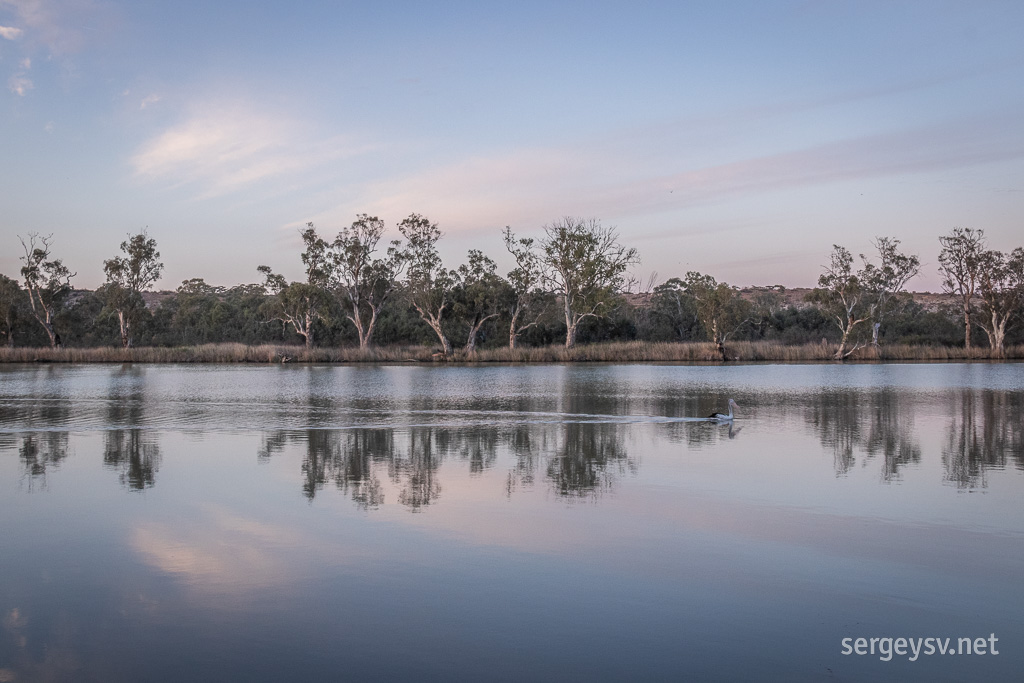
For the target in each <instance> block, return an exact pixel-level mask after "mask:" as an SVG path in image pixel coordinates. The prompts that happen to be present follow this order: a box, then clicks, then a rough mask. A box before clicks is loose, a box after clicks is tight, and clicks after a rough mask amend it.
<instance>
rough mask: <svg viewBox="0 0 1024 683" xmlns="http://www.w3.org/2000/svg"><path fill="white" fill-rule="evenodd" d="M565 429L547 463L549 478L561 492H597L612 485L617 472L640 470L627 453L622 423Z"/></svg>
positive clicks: (574, 494) (576, 494) (583, 494)
mask: <svg viewBox="0 0 1024 683" xmlns="http://www.w3.org/2000/svg"><path fill="white" fill-rule="evenodd" d="M562 432H563V435H562V439H561V443H560V445H559V446H558V448H557V451H556V455H555V457H553V458H550V460H549V461H548V465H547V475H548V479H550V480H551V483H552V486H554V489H555V491H556V492H557V493H558V494H559V495H562V496H567V497H576V498H581V497H586V496H597V495H600V493H602V492H603V491H607V490H609V489H611V487H612V484H613V483H614V482H615V478H616V475H617V474H624V473H625V472H627V471H628V472H632V473H634V474H635V473H636V471H637V467H638V463H637V461H636V460H635V459H633V458H630V457H629V456H628V455H627V454H626V448H625V446H624V445H623V440H622V433H621V426H620V425H615V424H593V425H590V424H587V425H584V424H566V425H563V427H562Z"/></svg>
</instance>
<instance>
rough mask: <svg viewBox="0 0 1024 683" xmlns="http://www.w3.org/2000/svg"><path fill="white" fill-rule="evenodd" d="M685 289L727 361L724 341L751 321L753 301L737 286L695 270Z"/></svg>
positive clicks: (685, 284) (690, 274)
mask: <svg viewBox="0 0 1024 683" xmlns="http://www.w3.org/2000/svg"><path fill="white" fill-rule="evenodd" d="M683 290H684V291H685V292H686V294H687V295H689V296H690V297H692V298H693V300H694V302H695V304H696V310H697V317H698V318H699V319H700V321H701V324H702V325H703V326H704V330H705V331H706V332H707V333H708V336H709V337H711V341H712V342H713V343H714V344H715V346H717V347H718V350H719V352H720V353H722V357H723V358H724V357H725V349H724V344H725V342H726V341H728V339H729V337H730V336H732V335H733V334H735V333H736V332H737V331H739V329H740V328H741V327H743V325H745V324H746V323H748V322H750V311H751V308H752V306H751V304H750V302H749V301H746V300H745V299H742V298H740V294H739V290H738V289H737V288H736V287H732V286H730V285H728V284H726V283H724V282H717V281H716V280H715V278H713V277H712V276H710V275H704V274H702V273H698V272H696V271H690V272H688V273H687V274H686V278H685V279H684V280H683Z"/></svg>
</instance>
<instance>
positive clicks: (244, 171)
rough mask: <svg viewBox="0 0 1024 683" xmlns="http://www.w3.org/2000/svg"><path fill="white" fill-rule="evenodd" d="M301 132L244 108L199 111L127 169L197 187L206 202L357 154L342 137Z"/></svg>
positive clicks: (291, 123)
mask: <svg viewBox="0 0 1024 683" xmlns="http://www.w3.org/2000/svg"><path fill="white" fill-rule="evenodd" d="M307 128H308V127H307V126H305V125H303V124H302V123H301V122H298V121H294V120H290V119H288V118H285V117H277V116H274V115H272V114H267V113H259V112H254V111H253V110H252V108H251V107H249V106H246V105H231V106H214V107H205V108H203V110H202V111H201V112H199V113H196V114H194V115H192V116H190V117H189V118H188V119H187V120H185V121H184V122H182V123H179V124H177V125H174V126H172V127H170V128H168V129H166V130H164V131H163V132H161V133H159V134H157V135H156V136H155V137H153V138H152V139H150V140H149V141H147V142H145V143H144V144H142V145H141V146H140V147H139V149H138V150H137V151H136V153H135V155H134V156H133V157H132V158H131V165H132V167H133V168H134V171H135V174H136V176H137V177H139V178H142V179H145V180H151V181H160V182H165V183H167V184H169V185H173V186H182V185H190V186H197V187H199V188H201V190H200V192H199V194H200V196H201V197H204V198H206V197H215V196H219V195H224V194H228V193H231V192H235V191H237V190H241V189H243V188H246V187H249V186H252V185H255V184H257V183H261V182H263V181H267V180H270V179H282V178H289V177H293V176H296V175H297V174H301V173H303V172H305V171H308V170H310V169H312V168H314V167H317V166H319V165H322V164H324V163H326V162H328V161H333V160H337V159H341V158H344V157H346V156H349V155H352V154H355V153H357V152H358V151H359V149H358V148H357V147H356V146H355V145H354V144H352V143H351V142H350V141H349V140H347V139H346V138H344V137H341V136H335V137H329V138H327V139H323V138H319V137H316V136H313V135H310V134H309V133H307V132H306V131H307Z"/></svg>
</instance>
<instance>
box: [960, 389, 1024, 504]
mask: <svg viewBox="0 0 1024 683" xmlns="http://www.w3.org/2000/svg"><path fill="white" fill-rule="evenodd" d="M951 412H952V414H953V415H952V419H951V420H950V424H949V428H948V430H947V432H946V442H945V444H944V445H943V448H942V464H943V468H944V471H945V473H944V480H945V481H947V482H950V483H952V484H953V485H955V486H956V487H957V488H961V489H976V488H984V487H985V486H987V484H988V482H987V480H986V473H987V471H988V470H989V469H993V468H995V469H1002V468H1004V467H1006V464H1007V460H1008V459H1009V460H1011V461H1012V462H1013V464H1014V465H1015V466H1016V467H1017V468H1018V469H1024V426H1022V421H1024V395H1022V394H1021V393H1020V392H1014V391H975V390H971V389H964V390H962V391H960V392H959V393H958V394H956V395H954V396H953V405H952V406H951Z"/></svg>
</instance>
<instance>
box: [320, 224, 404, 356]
mask: <svg viewBox="0 0 1024 683" xmlns="http://www.w3.org/2000/svg"><path fill="white" fill-rule="evenodd" d="M383 234H384V221H382V220H381V219H379V218H377V217H376V216H368V215H367V214H365V213H364V214H359V215H358V216H357V217H356V220H355V221H353V223H352V225H351V226H350V227H348V228H343V229H342V230H341V232H339V233H338V236H337V238H336V239H335V240H334V266H335V278H336V279H337V288H338V291H339V292H340V294H341V298H342V300H343V303H344V305H345V307H346V308H347V311H346V313H345V317H346V318H348V320H350V321H351V322H352V324H353V325H354V326H355V328H356V334H357V335H358V337H359V346H360V347H361V348H366V347H367V346H369V345H370V343H371V341H372V340H373V333H374V331H375V329H376V326H377V321H378V319H379V317H380V313H381V311H382V310H383V308H384V305H385V304H386V303H387V301H388V300H389V298H390V297H391V295H392V293H393V292H394V291H395V289H396V288H397V287H398V284H399V279H400V278H401V276H402V272H403V271H404V269H405V267H406V265H407V263H408V255H407V253H406V252H405V251H404V250H403V249H401V242H399V241H398V240H393V241H392V242H391V244H390V246H389V247H388V249H387V253H386V255H385V256H384V257H383V258H376V257H374V254H375V253H376V252H377V245H378V244H379V242H380V239H381V236H382V235H383Z"/></svg>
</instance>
